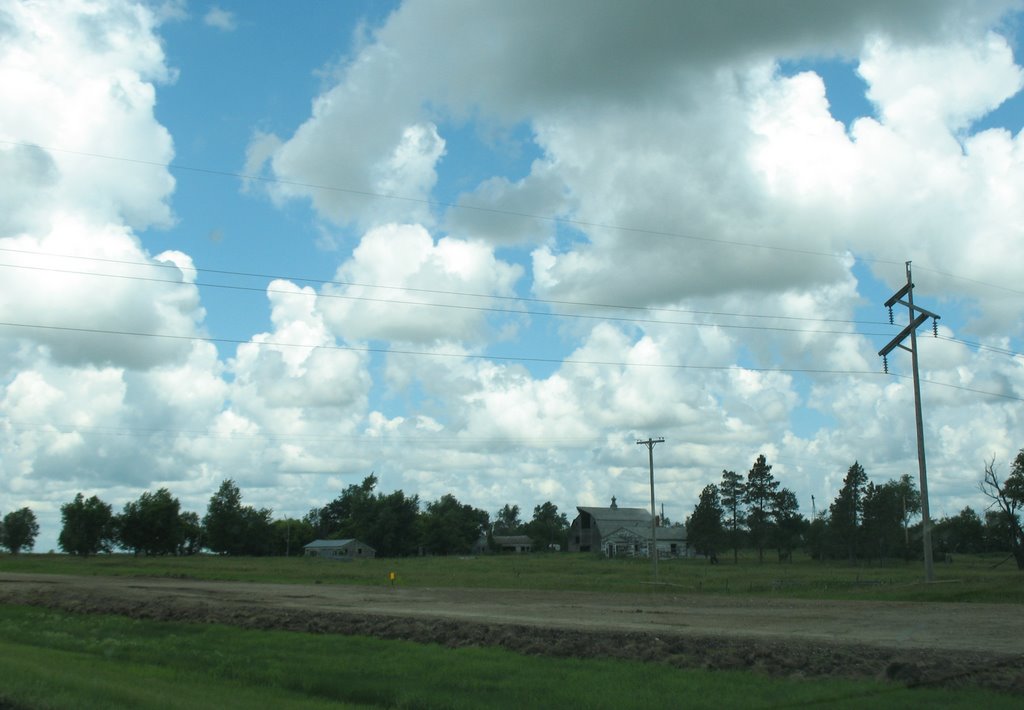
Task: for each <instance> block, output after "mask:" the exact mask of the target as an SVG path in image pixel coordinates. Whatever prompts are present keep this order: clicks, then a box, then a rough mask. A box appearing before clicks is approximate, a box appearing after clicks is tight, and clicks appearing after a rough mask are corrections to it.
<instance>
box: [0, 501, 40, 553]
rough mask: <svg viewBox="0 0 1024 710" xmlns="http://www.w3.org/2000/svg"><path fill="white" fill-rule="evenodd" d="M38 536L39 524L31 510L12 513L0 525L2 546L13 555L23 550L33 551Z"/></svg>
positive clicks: (23, 509)
mask: <svg viewBox="0 0 1024 710" xmlns="http://www.w3.org/2000/svg"><path fill="white" fill-rule="evenodd" d="M38 535H39V523H38V522H36V514H35V513H33V512H32V509H31V508H21V509H20V510H14V511H11V512H10V513H8V514H7V515H5V516H4V521H3V525H0V545H3V546H4V547H6V548H7V549H8V550H10V551H11V554H12V555H16V554H18V553H19V552H21V550H22V548H24V549H28V550H31V549H32V548H33V547H34V546H35V544H36V537H37V536H38Z"/></svg>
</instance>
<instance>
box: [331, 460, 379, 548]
mask: <svg viewBox="0 0 1024 710" xmlns="http://www.w3.org/2000/svg"><path fill="white" fill-rule="evenodd" d="M376 486H377V476H375V475H374V474H373V473H371V474H370V475H369V476H367V477H366V478H364V479H363V482H362V483H360V484H358V485H356V484H352V485H350V486H347V487H346V488H345V490H343V491H342V492H341V495H340V496H338V497H337V498H335V499H334V500H332V501H331V502H330V503H328V504H327V505H325V506H324V507H323V508H321V509H320V515H319V520H318V523H319V528H320V530H319V534H320V535H321V536H322V537H326V538H348V537H354V538H359V539H362V540H365V541H366V543H367V544H369V545H370V546H371V547H374V549H376V547H375V546H374V545H373V543H371V542H370V541H369V540H368V539H366V538H367V537H369V536H368V535H367V531H368V530H369V528H370V526H371V524H372V521H373V517H374V508H375V503H376V501H375V499H374V493H373V489H374V488H376Z"/></svg>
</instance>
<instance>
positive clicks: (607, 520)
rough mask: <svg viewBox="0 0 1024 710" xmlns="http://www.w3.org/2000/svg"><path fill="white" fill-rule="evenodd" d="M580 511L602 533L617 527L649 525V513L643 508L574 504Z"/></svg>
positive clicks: (647, 526) (648, 526)
mask: <svg viewBox="0 0 1024 710" xmlns="http://www.w3.org/2000/svg"><path fill="white" fill-rule="evenodd" d="M576 510H578V511H580V513H587V514H588V515H590V517H592V518H593V519H594V522H595V523H596V524H597V527H598V529H599V530H600V531H601V532H602V534H607V532H605V531H608V532H612V531H615V530H617V529H618V528H642V527H646V528H648V529H650V527H651V514H650V512H648V511H646V510H644V509H643V508H619V507H615V508H589V507H584V506H576Z"/></svg>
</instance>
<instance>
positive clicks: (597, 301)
mask: <svg viewBox="0 0 1024 710" xmlns="http://www.w3.org/2000/svg"><path fill="white" fill-rule="evenodd" d="M1022 19H1024V4H1022V3H1021V2H1018V1H1016V0H1012V1H1011V0H971V1H970V2H964V1H963V0H906V1H905V2H900V3H892V2H890V1H889V0H862V1H861V2H857V3H849V2H819V1H818V0H787V1H780V2H774V3H755V2H750V1H749V0H747V1H743V0H723V1H721V2H717V3H698V2H675V1H671V2H669V1H657V0H650V1H646V2H631V3H621V2H613V1H611V0H561V1H560V2H557V3H551V2H546V1H541V0H519V1H517V2H514V3H495V2H490V3H487V2H470V1H468V0H467V1H461V0H445V1H444V2H437V1H436V0H406V1H404V2H393V3H385V2H369V1H368V0H365V1H361V0H351V1H348V2H332V3H325V2H304V3H277V2H222V3H220V4H210V3H200V2H195V3H185V2H153V3H143V4H137V3H133V2H127V1H122V0H95V1H85V0H63V1H60V2H56V1H53V2H50V1H46V0H40V1H38V2H36V1H26V2H17V1H14V0H0V271H2V273H0V356H2V357H0V513H6V512H9V511H11V510H15V509H18V508H21V507H22V506H29V507H31V508H32V509H33V511H35V513H36V515H37V517H38V519H39V522H40V527H41V530H40V536H39V539H38V540H37V543H36V550H37V551H46V550H48V549H54V548H56V547H57V536H58V534H59V532H60V507H61V505H62V504H64V503H66V502H68V501H70V500H71V499H73V498H74V496H75V494H76V493H78V492H82V493H84V494H85V495H86V496H90V495H98V496H99V497H100V498H102V499H103V500H104V501H106V502H108V503H110V504H111V505H112V506H113V507H114V509H115V511H119V510H120V509H121V508H122V507H123V505H124V504H125V503H126V502H127V501H129V500H135V499H137V498H138V497H139V495H141V494H142V493H143V492H145V491H155V490H156V489H158V488H161V487H166V488H168V489H169V490H170V491H171V492H172V493H173V494H174V495H176V496H177V497H179V498H180V499H181V502H182V506H183V508H184V509H186V510H194V511H196V512H199V513H200V515H202V514H203V513H204V512H205V510H206V506H207V503H208V501H209V498H210V496H211V495H212V494H213V493H214V492H215V491H216V489H217V488H218V486H219V485H220V483H221V481H222V480H224V479H226V478H231V479H233V480H235V482H236V483H237V484H238V485H239V487H240V489H241V491H242V495H243V501H244V502H245V503H246V504H251V505H255V506H258V507H269V508H272V509H273V512H274V516H275V517H285V516H302V515H303V514H305V513H306V512H307V511H309V510H310V509H311V508H313V507H320V506H322V505H324V504H325V503H327V502H329V501H330V500H332V499H334V498H335V497H337V496H338V495H339V494H340V493H341V491H342V490H343V489H344V488H345V487H346V486H348V485H351V484H354V483H359V482H361V481H362V480H363V478H365V477H366V476H367V475H369V474H370V473H371V472H373V473H374V474H375V475H376V476H377V477H378V480H379V482H378V490H380V491H382V492H390V491H393V490H397V489H401V490H403V491H405V492H406V493H407V494H410V495H413V494H416V495H419V496H420V499H421V500H422V501H424V502H426V501H431V500H436V499H437V498H439V497H440V496H442V495H444V494H446V493H452V494H454V495H455V496H456V497H457V498H459V500H460V501H462V502H464V503H469V504H471V505H473V506H475V507H478V508H482V509H484V510H487V511H488V512H490V513H491V514H492V515H493V514H494V513H495V512H496V511H497V510H498V509H499V508H501V507H502V506H503V505H505V504H506V503H511V504H515V505H519V506H520V508H521V510H522V511H523V512H524V517H525V518H529V516H530V514H531V512H532V510H533V508H534V506H536V505H539V504H541V503H543V502H545V501H551V502H553V503H555V504H556V505H557V506H558V508H559V510H561V511H563V512H566V513H567V514H568V516H569V518H570V519H571V518H572V517H573V516H574V515H575V507H576V506H593V505H607V504H608V503H609V502H610V500H611V497H612V496H615V497H616V498H617V500H618V503H619V505H621V506H628V507H645V506H647V505H649V496H650V491H649V471H648V450H647V447H646V446H643V445H638V443H637V442H638V440H643V439H648V438H650V437H655V438H658V437H663V438H664V443H659V444H658V445H657V446H655V447H654V463H655V481H656V492H655V494H656V499H657V505H658V507H659V508H661V507H662V506H664V511H665V514H666V515H667V516H668V518H669V519H670V520H673V521H677V522H681V521H682V520H684V519H685V517H686V516H687V515H688V514H689V513H690V512H692V510H693V506H694V505H695V504H696V502H697V498H698V495H699V493H700V491H701V489H702V488H703V487H704V486H705V485H706V484H708V483H713V482H717V481H719V480H720V478H721V473H722V471H723V469H731V470H735V471H739V472H742V473H745V472H746V471H748V470H749V469H750V467H751V465H752V464H753V462H754V460H755V459H756V457H757V456H758V455H759V454H762V453H763V454H765V455H766V457H767V459H768V462H769V463H770V464H771V465H772V466H773V473H774V474H775V476H776V478H777V479H778V480H779V481H780V482H781V484H782V485H783V486H785V487H787V488H790V489H792V490H793V491H794V492H795V493H796V494H797V497H798V500H799V502H800V508H801V512H803V514H804V515H806V516H808V517H809V516H810V515H811V514H812V513H813V512H821V511H822V510H825V509H827V507H828V505H829V503H831V502H832V500H833V499H834V498H835V496H836V494H837V492H838V490H839V488H840V487H841V485H842V479H843V476H844V475H845V473H846V471H847V469H848V468H849V467H850V465H851V464H852V463H854V461H859V462H860V463H861V464H862V465H863V467H864V468H865V470H866V472H867V474H868V476H869V478H870V479H871V480H872V481H875V482H877V483H881V482H884V481H887V480H889V479H892V478H896V477H898V476H900V475H901V474H904V473H909V474H912V475H913V476H914V477H915V478H916V477H917V474H918V462H917V446H916V434H915V421H914V395H913V387H912V382H911V378H910V373H911V362H910V355H909V354H908V353H907V352H906V351H904V350H901V349H899V348H897V349H895V350H894V351H893V352H892V353H891V354H890V356H889V358H888V370H889V372H888V374H886V373H884V372H883V363H882V360H881V358H880V357H878V355H877V353H878V351H879V350H880V349H881V348H882V347H883V346H885V345H886V343H888V342H889V341H890V340H891V339H892V338H894V337H895V336H896V335H897V334H898V333H899V332H900V330H901V329H902V328H903V327H904V326H905V325H906V323H907V318H908V313H907V309H906V308H904V307H902V306H897V308H896V309H895V313H894V323H893V324H890V323H889V314H888V313H887V311H886V309H885V308H884V306H883V304H884V303H885V301H886V300H887V299H888V298H889V297H890V296H891V295H892V294H894V293H895V292H896V291H898V290H899V289H900V288H902V287H903V286H904V285H905V284H906V283H907V262H911V267H910V268H911V269H912V278H913V283H914V285H915V287H914V291H913V295H914V300H915V304H917V305H919V306H921V307H923V308H925V309H927V310H929V311H930V312H933V313H936V314H938V315H940V316H941V318H940V319H939V320H938V321H937V331H936V333H933V331H932V322H931V321H929V322H928V323H926V324H924V325H922V326H921V328H920V337H919V338H918V341H917V349H918V355H919V359H920V367H921V378H922V380H923V382H922V390H921V391H922V406H923V420H924V437H925V446H926V452H927V463H928V487H929V494H930V502H931V510H932V515H933V517H941V516H943V515H955V514H956V513H958V512H959V511H960V510H961V509H963V508H964V507H965V506H968V505H969V506H971V507H973V508H974V509H975V510H977V511H981V510H983V509H984V508H985V506H986V504H987V501H986V499H985V498H984V497H983V496H982V495H981V493H980V492H979V489H978V483H979V481H980V479H981V476H982V473H983V469H984V465H985V463H987V462H989V461H993V460H994V461H995V462H996V466H997V470H1001V471H1003V472H1004V473H1008V468H1009V462H1010V461H1011V460H1012V458H1013V456H1014V455H1015V454H1016V452H1017V451H1018V450H1020V449H1021V448H1022V447H1024V426H1022V425H1024V356H1022V355H1021V354H1020V353H1021V352H1022V351H1024V320H1022V315H1024V285H1022V280H1021V274H1022V265H1024V201H1022V200H1020V199H1019V196H1020V194H1021V193H1022V188H1024V139H1022V137H1021V128H1022V126H1024V94H1022V92H1021V89H1022V87H1024V68H1022V65H1021V64H1020V62H1022V61H1024V59H1022V37H1024V35H1022ZM936 335H937V337H935V336H936Z"/></svg>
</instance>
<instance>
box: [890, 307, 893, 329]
mask: <svg viewBox="0 0 1024 710" xmlns="http://www.w3.org/2000/svg"><path fill="white" fill-rule="evenodd" d="M892 323H893V321H892V306H889V325H892Z"/></svg>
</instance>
